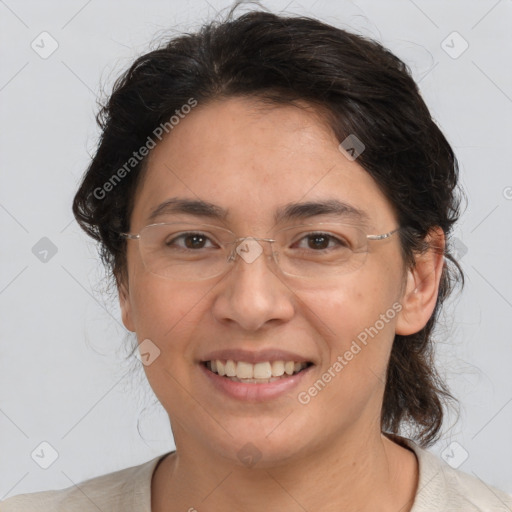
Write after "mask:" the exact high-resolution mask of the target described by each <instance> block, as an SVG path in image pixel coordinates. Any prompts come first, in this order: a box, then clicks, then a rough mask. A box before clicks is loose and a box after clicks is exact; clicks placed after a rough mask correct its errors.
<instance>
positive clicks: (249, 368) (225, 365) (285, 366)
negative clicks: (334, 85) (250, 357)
mask: <svg viewBox="0 0 512 512" xmlns="http://www.w3.org/2000/svg"><path fill="white" fill-rule="evenodd" d="M207 366H208V368H209V369H210V370H211V371H212V372H215V373H218V374H219V375H221V376H224V375H225V376H226V377H237V378H239V379H269V378H271V377H281V375H284V374H285V373H286V374H287V375H292V374H294V373H297V372H300V371H301V370H302V369H303V368H305V367H306V366H307V363H296V362H294V361H272V362H270V361H265V362H261V363H256V364H251V363H246V362H245V361H233V360H232V359H228V360H227V361H222V360H220V359H215V360H212V361H208V362H207Z"/></svg>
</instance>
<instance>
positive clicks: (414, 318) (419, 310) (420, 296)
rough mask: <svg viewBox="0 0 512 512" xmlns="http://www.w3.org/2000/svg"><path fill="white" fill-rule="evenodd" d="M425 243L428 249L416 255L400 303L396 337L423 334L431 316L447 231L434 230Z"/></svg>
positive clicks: (441, 269)
mask: <svg viewBox="0 0 512 512" xmlns="http://www.w3.org/2000/svg"><path fill="white" fill-rule="evenodd" d="M425 241H426V242H427V243H428V244H429V249H428V250H427V251H426V252H425V253H423V254H417V255H416V257H415V264H414V266H413V267H412V268H410V269H408V270H407V281H406V285H405V291H404V293H403V296H402V300H401V301H400V303H401V305H402V309H401V310H400V313H399V314H398V317H397V322H396V326H395V332H396V334H400V335H402V336H407V335H409V334H415V333H417V332H418V331H421V329H423V327H425V325H426V323H427V322H428V320H429V319H430V317H431V316H432V313H433V311H434V308H435V305H436V301H437V295H438V292H439V282H440V280H441V275H442V271H443V267H444V247H445V236H444V231H443V230H442V229H441V228H440V227H435V228H432V229H431V230H430V231H429V233H428V235H427V237H426V239H425Z"/></svg>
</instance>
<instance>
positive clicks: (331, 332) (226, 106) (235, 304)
mask: <svg viewBox="0 0 512 512" xmlns="http://www.w3.org/2000/svg"><path fill="white" fill-rule="evenodd" d="M147 163H148V167H147V174H146V176H145V178H144V180H143V181H142V182H141V183H140V185H139V188H138V190H137V193H136V197H135V204H134V209H133V214H132V217H131V226H130V227H131V233H139V232H140V230H141V229H142V228H144V226H146V225H148V224H152V223H157V222H158V223H159V222H171V221H173V220H175V219H176V218H179V220H181V221H187V222H191V223H207V224H214V225H219V226H222V227H227V228H229V229H230V230H231V231H233V232H234V233H235V234H236V235H237V236H239V237H243V236H253V237H261V238H268V237H270V238H271V237H272V236H273V234H274V232H275V219H274V215H275V213H276V212H277V211H278V210H280V209H283V208H284V207H286V206H289V205H290V204H292V203H306V202H309V203H326V202H327V201H332V200H337V201H340V202H342V203H347V204H348V205H351V206H353V207H354V208H357V209H358V210H360V211H361V212H363V214H364V215H366V217H367V219H366V221H364V220H362V219H357V218H355V217H346V216H344V215H342V214H340V213H339V212H338V213H331V214H322V215H311V216H308V217H306V218H300V219H296V220H289V221H283V222H282V223H281V224H280V225H279V226H280V227H281V226H282V227H285V226H288V225H296V224H298V223H299V224H300V223H318V222H340V221H347V222H349V223H352V224H354V223H356V224H360V225H362V226H364V229H365V230H366V233H368V234H382V233H387V232H389V231H391V230H393V229H395V228H396V227H397V219H396V217H395V214H394V212H393V209H392V207H391V204H390V203H389V201H388V200H387V199H386V198H385V197H384V195H383V194H382V193H381V192H380V191H379V189H378V187H377V185H376V183H375V182H374V180H373V179H372V178H371V177H370V175H369V174H368V173H367V172H366V171H364V170H363V169H362V167H360V166H359V165H358V163H357V160H355V161H351V160H349V159H348V158H347V157H346V156H345V154H343V153H342V152H341V151H340V150H339V149H338V141H337V140H336V139H335V137H334V135H333V134H332V132H331V131H330V130H329V129H328V127H327V126H326V125H325V124H324V123H322V122H321V120H320V118H319V117H318V116H316V115H315V114H314V113H313V112H312V111H311V110H308V111H306V110H304V109H300V108H297V107H293V106H274V107H271V108H270V107H268V108H265V109H263V108H261V104H258V103H256V100H252V99H247V98H245V99H240V98H238V99H229V100H224V101H221V102H215V103H211V104H208V105H206V106H201V105H199V106H198V107H197V108H196V109H194V110H193V111H192V112H191V113H190V114H188V115H187V116H186V117H185V118H184V119H182V120H181V121H180V123H179V124H178V125H177V126H175V127H174V129H173V130H172V132H171V133H170V135H169V136H168V137H167V138H166V139H164V140H163V141H162V142H161V143H160V144H159V145H158V146H157V147H156V148H155V149H153V150H152V151H151V153H150V155H149V157H148V162H147ZM171 198H172V199H186V200H191V201H199V200H200V201H204V202H207V203H211V204H213V205H216V206H217V207H218V208H222V209H223V210H225V211H226V212H227V215H226V217H225V219H224V220H223V221H220V220H218V219H216V218H213V217H208V216H203V215H201V216H197V215H194V214H192V213H180V214H178V217H176V215H177V214H176V213H171V212H169V211H167V213H165V212H164V213H162V214H161V215H160V216H158V217H156V218H151V219H150V214H151V213H152V212H153V211H154V210H155V209H156V208H157V207H158V206H159V205H161V204H162V203H164V202H165V201H168V200H169V199H171ZM310 213H311V212H310ZM138 244H139V242H138V241H129V242H128V249H127V251H128V252H127V261H128V273H127V275H128V279H127V282H126V283H125V284H124V285H123V286H122V287H121V290H120V291H121V305H122V311H123V320H124V322H125V325H126V326H127V328H128V329H130V330H132V331H135V332H136V333H137V338H138V340H139V343H142V342H144V343H145V345H144V347H142V348H143V350H142V351H143V352H147V353H148V355H146V356H145V357H146V359H147V361H146V362H149V363H150V364H147V365H146V366H145V367H144V368H145V371H146V374H147V377H148V379H149V382H150V384H151V386H152V388H153V390H154V392H155V393H156V395H157V397H158V399H159V400H160V402H161V403H162V405H163V407H164V408H165V409H166V411H167V412H168V414H169V417H170V419H171V424H172V427H173V432H174V436H175V441H176V445H177V446H178V448H180V446H185V445H187V444H188V445H189V446H190V447H192V446H193V447H194V449H197V450H202V451H203V452H204V453H205V454H210V455H212V456H223V457H227V458H228V459H231V460H233V461H235V462H236V461H238V460H240V461H242V462H243V460H242V459H243V456H244V455H248V456H251V455H252V456H253V457H255V458H259V457H261V462H262V463H265V462H268V463H270V464H272V463H276V462H277V461H285V460H290V458H293V457H296V456H306V455H308V454H312V453H314V452H315V450H318V449H321V448H322V447H323V448H325V447H326V446H329V445H331V446H332V443H333V442H335V440H336V439H340V438H345V439H350V437H351V436H354V435H357V436H361V435H364V433H365V432H370V431H375V430H377V431H378V432H380V412H381V404H382V398H383V392H384V384H385V378H386V367H387V362H388V357H389V353H390V350H391V346H392V341H393V338H394V335H395V330H396V327H397V321H399V318H400V316H401V314H400V313H399V311H400V300H401V298H402V293H403V286H402V285H403V283H404V275H405V270H404V267H403V260H402V258H401V252H400V246H399V240H398V237H397V235H393V236H391V237H390V238H388V239H385V240H381V241H374V242H370V245H369V253H368V256H367V258H366V261H365V263H364V265H363V266H361V267H360V268H358V269H357V270H355V271H353V272H351V273H348V274H342V275H333V276H332V277H331V278H329V279H318V280H316V279H314V278H313V279H312V278H307V279H303V278H298V277H291V276H287V275H284V274H281V273H280V272H279V271H278V270H276V267H274V266H273V265H274V264H273V263H272V261H271V260H270V259H269V258H266V257H265V256H266V255H268V254H270V252H269V250H270V247H269V243H268V242H264V241H263V242H260V244H261V247H262V248H263V249H264V251H263V253H262V254H261V255H260V256H259V257H257V258H256V259H255V260H254V261H251V262H249V261H246V260H244V259H243V258H241V257H238V258H237V260H236V261H235V263H234V265H232V267H231V270H230V271H229V272H227V273H225V274H224V275H221V276H218V277H214V278H211V279H206V280H202V281H195V282H194V281H181V280H171V279H166V278H164V277H160V276H158V275H155V274H153V273H150V272H149V271H148V270H147V268H146V267H145V266H144V264H143V261H142V259H141V255H140V252H139V247H138ZM402 314H403V313H402ZM144 340H150V341H149V342H148V341H144ZM156 347H157V348H156ZM158 351H159V352H158ZM211 359H219V360H223V361H226V360H228V359H232V360H233V361H234V363H235V365H236V364H237V363H238V362H239V361H240V362H249V363H252V362H259V363H262V364H261V365H259V370H258V371H262V372H264V371H266V370H267V369H268V367H269V366H268V364H266V362H268V363H271V364H270V367H271V368H272V363H273V364H274V368H276V369H279V366H280V363H275V361H284V362H286V361H289V360H291V361H307V362H309V363H312V364H311V365H310V366H309V367H308V368H307V369H306V370H303V371H302V372H300V373H298V374H297V375H296V376H292V377H289V376H288V377H284V378H281V379H279V380H278V381H274V382H273V383H267V384H261V383H240V382H238V383H236V382H233V381H231V380H230V379H228V378H227V377H225V376H224V377H221V376H219V375H214V374H213V373H212V372H211V371H210V370H209V369H208V368H206V366H205V364H204V362H205V361H207V360H211ZM228 364H230V363H228ZM242 366H243V367H244V368H245V369H246V370H247V368H249V371H250V370H253V371H254V369H255V368H256V366H254V367H252V366H251V367H247V365H240V368H242ZM288 366H289V365H288ZM319 381H320V383H319ZM315 383H316V384H315ZM247 443H252V446H251V445H248V444H247ZM242 462H240V463H242Z"/></svg>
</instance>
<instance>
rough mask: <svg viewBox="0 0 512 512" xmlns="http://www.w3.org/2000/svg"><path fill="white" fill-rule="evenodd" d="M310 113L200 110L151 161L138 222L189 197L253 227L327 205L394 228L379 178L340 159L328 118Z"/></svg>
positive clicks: (237, 101) (238, 101)
mask: <svg viewBox="0 0 512 512" xmlns="http://www.w3.org/2000/svg"><path fill="white" fill-rule="evenodd" d="M303 107H304V108H301V107H298V106H293V105H283V106H281V105H279V106H277V105H272V106H271V105H263V104H262V103H261V102H259V101H257V100H255V99H249V98H232V99H228V100H223V101H216V102H213V103H209V104H207V105H203V106H201V105H198V106H197V107H196V108H195V109H194V110H193V111H192V112H191V113H190V114H188V115H187V116H186V117H184V118H183V119H181V120H180V122H179V124H178V125H176V126H175V127H174V128H173V130H172V131H171V132H170V133H169V135H168V136H167V137H166V138H164V139H163V141H162V142H161V143H159V144H158V145H157V146H156V147H155V148H154V149H153V150H152V151H151V153H150V154H149V157H148V161H147V170H146V173H145V176H144V180H143V181H142V183H141V185H140V186H139V190H138V191H137V194H136V198H135V208H134V212H133V215H132V220H133V221H135V222H136V223H139V221H140V222H142V223H143V222H144V219H145V218H146V219H147V218H148V217H149V215H150V213H151V212H152V211H153V210H154V209H155V207H157V206H158V205H159V204H161V203H162V202H164V201H166V200H168V199H169V198H176V197H182V198H188V199H200V200H203V201H207V202H209V203H213V204H217V205H219V206H220V207H222V208H224V209H226V210H228V215H227V218H226V220H227V221H230V217H231V220H232V221H236V220H238V219H243V221H245V222H247V223H250V224H251V225H258V224H264V223H269V222H271V220H272V219H273V218H275V211H276V210H277V209H282V206H283V205H286V204H290V203H295V202H313V201H322V200H326V199H338V200H340V201H343V202H345V203H347V204H351V205H353V206H354V207H356V208H358V209H360V210H363V211H365V213H367V214H368V217H369V218H370V219H371V218H373V219H378V218H379V217H380V219H381V220H382V222H385V221H386V220H387V221H388V224H389V222H392V221H393V219H394V217H393V214H392V207H391V205H390V203H389V202H388V201H387V199H386V198H385V197H384V195H383V194H382V193H381V192H380V190H379V188H378V186H377V184H376V183H375V181H374V180H373V178H372V177H371V176H370V175H369V174H368V173H367V172H366V171H365V170H364V169H363V168H362V167H361V166H360V165H359V164H358V163H357V161H350V160H348V159H347V158H346V157H345V156H344V154H343V153H341V152H340V151H339V149H338V145H339V142H338V141H337V140H336V137H335V136H334V133H333V132H332V131H331V130H330V128H329V127H328V125H327V123H326V122H325V121H324V120H323V118H322V117H321V115H320V114H319V113H318V112H316V111H315V110H314V109H313V108H312V107H308V106H307V105H306V104H303Z"/></svg>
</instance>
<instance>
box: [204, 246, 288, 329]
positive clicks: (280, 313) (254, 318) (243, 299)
mask: <svg viewBox="0 0 512 512" xmlns="http://www.w3.org/2000/svg"><path fill="white" fill-rule="evenodd" d="M234 251H235V252H234V253H233V254H232V258H233V259H234V261H233V262H232V263H231V265H232V268H231V270H230V271H229V272H228V274H227V275H226V276H224V278H223V279H222V282H220V283H219V285H218V286H217V287H215V290H216V293H217V295H216V297H215V301H214V304H213V315H214V317H215V318H216V319H217V320H218V321H220V322H222V323H236V324H237V325H238V326H239V327H240V328H241V329H243V330H246V331H257V330H259V329H262V328H264V327H265V326H266V325H267V324H268V325H270V324H278V323H284V322H287V321H289V320H290V319H291V318H292V317H293V315H294V313H295V305H294V293H293V292H292V291H291V289H290V288H289V287H288V286H287V285H286V284H285V283H284V282H283V277H282V275H279V269H278V267H277V265H276V263H275V260H274V259H273V252H272V248H271V242H269V241H268V239H258V240H257V239H254V238H251V237H249V238H246V239H243V240H242V241H240V242H239V243H238V244H237V246H236V248H235V249H234Z"/></svg>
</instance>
